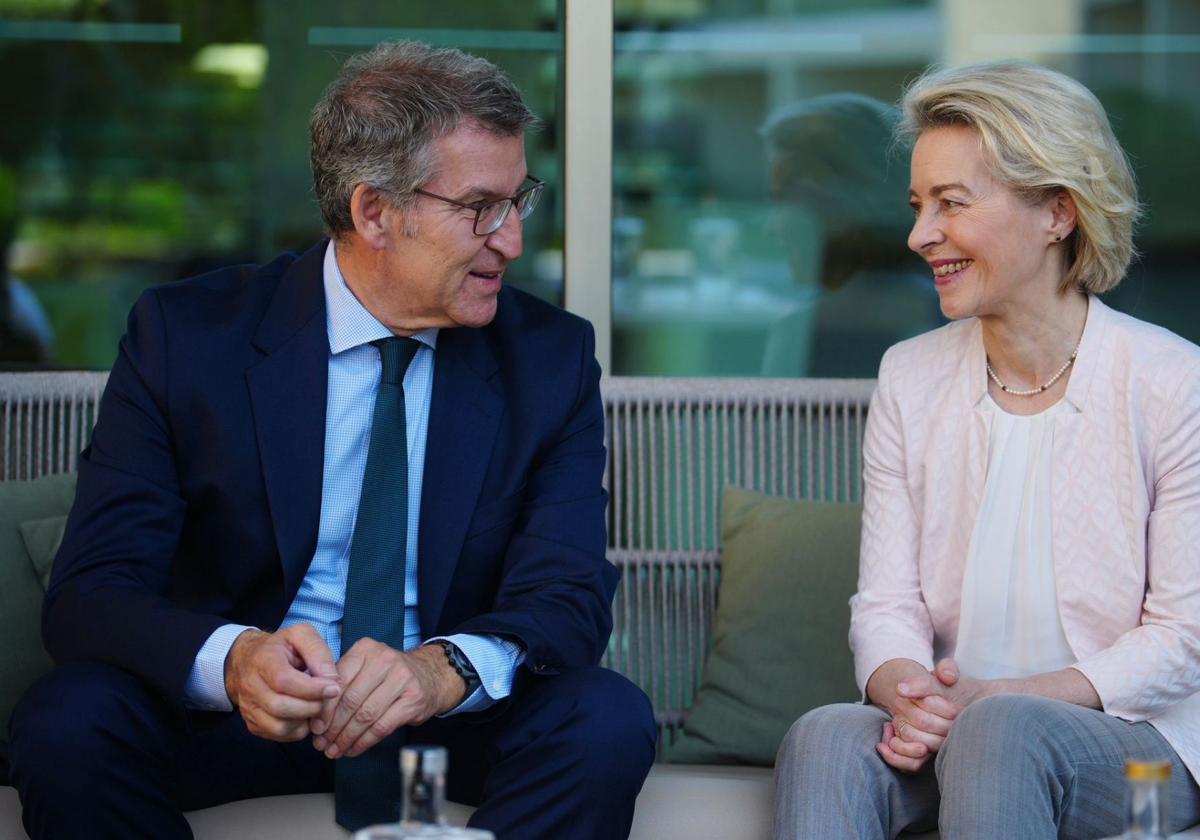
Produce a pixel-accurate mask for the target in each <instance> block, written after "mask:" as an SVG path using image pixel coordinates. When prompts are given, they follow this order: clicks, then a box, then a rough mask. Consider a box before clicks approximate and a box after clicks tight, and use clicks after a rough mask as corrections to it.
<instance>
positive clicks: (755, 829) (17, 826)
mask: <svg viewBox="0 0 1200 840" xmlns="http://www.w3.org/2000/svg"><path fill="white" fill-rule="evenodd" d="M774 798H775V790H774V784H773V780H772V778H771V771H770V770H766V769H763V768H760V767H717V766H711V765H710V766H704V765H691V766H687V765H669V764H656V765H654V769H653V770H651V771H650V778H649V779H647V780H646V785H645V787H644V788H642V795H641V796H640V797H638V803H637V813H636V815H635V816H634V820H633V833H632V834H631V835H630V840H730V838H737V839H738V840H770V837H771V816H772V811H773V807H774V806H773V803H774ZM471 810H472V809H470V808H468V807H466V806H465V805H451V806H450V821H451V822H453V823H455V824H456V825H463V824H465V823H466V821H467V817H469V816H470V814H471ZM188 821H189V822H191V824H192V830H193V832H195V835H196V840H246V838H254V840H334V838H338V837H349V836H350V835H349V832H346V831H343V830H342V829H341V828H339V827H338V826H337V825H335V824H334V822H333V796H332V794H303V795H297V796H272V797H268V798H266V799H249V800H246V801H244V802H230V803H229V804H228V805H218V806H217V807H216V808H206V809H204V810H203V811H194V812H192V813H191V814H189V815H188ZM24 836H25V833H24V831H23V830H22V829H21V804H20V803H19V802H18V801H17V792H16V791H15V790H13V789H12V788H10V787H0V840H9V838H14V840H15V838H19V837H24ZM903 837H905V838H907V839H908V840H937V834H936V833H935V832H931V833H929V834H921V835H907V834H906V835H903ZM1176 837H1180V838H1183V837H1191V838H1200V826H1198V827H1196V828H1192V829H1190V830H1189V831H1185V832H1184V833H1183V834H1179V835H1176Z"/></svg>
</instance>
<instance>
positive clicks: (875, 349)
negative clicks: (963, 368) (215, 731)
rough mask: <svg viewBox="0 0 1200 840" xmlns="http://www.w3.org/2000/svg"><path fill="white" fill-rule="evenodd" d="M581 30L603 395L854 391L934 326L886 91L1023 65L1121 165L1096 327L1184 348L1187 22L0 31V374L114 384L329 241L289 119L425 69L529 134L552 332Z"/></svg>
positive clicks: (520, 3)
mask: <svg viewBox="0 0 1200 840" xmlns="http://www.w3.org/2000/svg"><path fill="white" fill-rule="evenodd" d="M572 3H589V4H592V3H597V4H601V5H603V6H604V7H605V8H606V9H607V10H608V12H607V13H608V14H611V16H612V25H613V26H612V28H613V34H612V39H613V62H612V68H613V70H612V119H611V124H605V125H598V126H596V129H595V130H596V131H597V132H601V133H604V134H606V135H611V141H612V178H611V191H612V193H611V201H612V216H611V232H610V234H609V235H610V236H611V245H612V260H611V270H603V269H598V270H595V271H591V272H584V273H581V274H578V275H572V276H571V277H569V278H568V279H567V281H566V283H569V284H586V285H588V286H590V287H599V288H602V289H607V290H608V295H609V299H610V300H611V320H610V322H609V323H608V324H601V325H600V326H601V327H602V328H603V329H605V330H608V331H609V334H608V335H607V336H606V338H607V339H608V341H609V344H610V346H611V363H610V364H609V366H608V367H609V372H611V373H616V374H625V375H725V376H760V375H772V376H873V375H874V374H875V372H876V369H877V366H878V363H879V357H880V355H881V354H882V352H883V350H884V349H885V348H886V347H887V346H888V345H890V344H892V343H894V342H895V341H898V340H900V339H902V338H905V337H907V336H910V335H915V334H917V333H919V332H923V331H925V330H928V329H930V328H932V327H934V326H937V325H938V324H939V323H941V316H940V312H939V310H938V306H937V298H936V295H935V294H934V291H933V287H932V282H931V280H930V278H929V276H928V272H927V271H925V270H924V268H923V266H922V263H921V262H920V261H919V260H917V259H916V258H915V257H914V256H913V255H912V254H910V253H909V252H908V251H907V249H906V247H905V237H906V235H907V226H908V224H909V211H908V208H907V199H906V192H907V183H908V171H907V155H906V154H905V152H904V150H902V149H895V148H893V145H892V143H891V136H890V131H891V125H892V121H893V120H894V118H895V112H894V108H893V106H894V103H895V102H896V100H897V99H898V98H899V95H900V91H901V88H902V86H903V84H904V83H905V82H906V81H908V80H911V79H912V78H913V77H914V76H916V75H917V74H918V73H920V72H921V71H922V70H923V69H924V68H925V67H927V66H928V65H930V64H933V63H941V62H947V63H961V62H967V61H976V60H981V59H987V58H1000V57H1013V58H1026V59H1030V60H1034V61H1038V62H1041V63H1044V64H1047V65H1049V66H1052V67H1055V68H1057V69H1060V70H1063V71H1065V72H1067V73H1069V74H1071V75H1073V76H1075V77H1076V78H1078V79H1079V80H1080V81H1082V82H1083V83H1085V84H1086V85H1088V86H1089V87H1090V88H1091V89H1092V90H1093V91H1094V92H1095V93H1096V94H1097V95H1098V96H1099V98H1100V99H1101V101H1102V102H1103V103H1104V105H1105V107H1106V108H1107V109H1108V112H1109V115H1110V117H1111V118H1112V120H1113V123H1114V128H1115V130H1116V133H1117V136H1118V137H1119V139H1120V140H1121V142H1122V143H1123V144H1124V146H1125V148H1126V149H1127V151H1128V152H1129V154H1130V156H1131V157H1132V159H1133V163H1134V167H1135V170H1136V172H1137V175H1138V179H1139V184H1140V188H1141V196H1142V199H1143V201H1144V203H1145V204H1146V206H1147V215H1146V218H1145V221H1144V223H1143V225H1142V227H1141V229H1140V231H1139V235H1138V239H1137V241H1138V245H1139V248H1140V250H1141V258H1140V259H1139V261H1138V262H1137V263H1135V265H1134V267H1133V269H1132V270H1131V272H1130V275H1129V277H1128V278H1127V279H1126V281H1125V282H1124V283H1123V284H1122V286H1121V287H1119V288H1118V289H1117V290H1116V291H1115V292H1113V293H1112V294H1110V295H1109V296H1108V297H1107V299H1108V300H1109V301H1110V303H1111V304H1112V305H1114V306H1116V307H1117V308H1119V309H1123V310H1125V311H1128V312H1131V313H1133V314H1135V315H1137V316H1138V317H1141V318H1145V319H1147V320H1150V321H1153V322H1156V323H1159V324H1162V325H1164V326H1166V327H1168V328H1170V329H1172V330H1174V331H1176V332H1178V333H1180V334H1181V335H1184V336H1185V337H1187V338H1189V339H1191V340H1192V341H1200V318H1197V317H1196V316H1197V314H1200V285H1198V284H1197V282H1196V280H1195V269H1194V266H1195V265H1196V264H1197V262H1200V259H1198V258H1200V208H1198V207H1197V204H1196V202H1195V196H1197V195H1200V155H1198V154H1197V149H1198V148H1200V0H1054V2H1045V0H1010V1H1009V2H1007V3H1004V4H998V3H992V2H986V0H942V2H928V1H927V0H493V2H490V3H474V2H466V0H440V2H433V1H432V0H408V1H407V2H404V3H377V2H369V1H368V0H341V2H338V3H318V2H315V1H314V0H286V1H285V0H256V1H255V2H246V1H245V0H243V1H242V2H234V0H206V2H199V1H198V0H192V1H191V2H189V1H188V0H0V78H2V79H3V80H4V81H3V83H2V85H3V87H2V89H3V102H4V105H3V111H2V113H3V114H4V117H3V124H4V127H3V129H2V130H0V253H2V254H3V255H4V261H5V262H4V266H3V275H2V276H3V278H4V280H3V282H4V286H3V293H2V294H0V367H3V368H8V369H24V368H41V367H60V368H80V367H82V368H106V367H108V366H109V365H111V363H112V361H113V359H114V357H115V352H116V344H117V340H118V339H119V337H120V335H121V333H122V332H123V330H124V320H125V316H126V313H127V312H128V309H129V307H130V305H131V304H132V302H133V300H134V299H135V298H136V296H137V294H138V293H139V292H140V291H141V290H142V289H144V288H146V287H147V286H149V285H153V284H157V283H163V282H169V281H172V280H176V279H180V278H183V277H187V276H190V275H193V274H196V273H199V272H202V271H205V270H207V269H210V268H214V267H217V266H220V265H226V264H230V263H235V262H257V261H262V260H266V259H270V258H271V257H272V256H273V255H275V254H276V253H277V252H279V251H280V250H285V249H303V248H305V247H307V246H309V245H311V244H312V243H313V242H315V241H316V240H317V238H318V237H319V236H320V235H321V224H320V216H319V213H318V212H317V208H316V204H315V201H314V199H313V196H312V190H311V182H310V177H309V170H308V156H307V143H308V137H307V121H308V113H309V109H310V108H311V107H312V105H313V103H314V102H315V100H316V99H317V97H318V96H319V95H320V92H321V90H322V89H323V88H324V86H325V84H327V83H328V81H329V80H330V79H331V78H332V77H333V76H334V74H335V73H336V70H337V67H338V66H339V64H340V62H341V61H342V60H343V59H344V58H345V57H346V56H348V55H349V54H351V53H353V52H354V51H357V50H361V49H365V48H369V47H370V46H372V45H373V44H375V43H377V42H378V41H381V40H388V39H395V38H416V39H420V40H424V41H428V42H431V43H434V44H438V45H446V46H455V47H460V48H462V49H465V50H468V51H470V52H474V53H477V54H480V55H483V56H485V57H487V58H489V59H491V60H493V61H495V62H496V63H497V64H499V65H500V66H502V67H504V68H505V69H506V70H507V71H508V72H509V73H510V74H511V75H512V76H513V78H514V79H515V80H516V82H517V83H518V84H519V85H520V86H521V88H522V89H523V90H524V91H525V93H526V95H527V97H528V99H529V101H530V103H531V105H532V106H533V108H534V109H535V110H536V111H537V112H538V113H539V114H541V115H542V116H543V118H544V119H545V122H546V124H545V128H544V129H543V130H542V131H541V132H540V133H538V134H536V135H532V136H531V137H530V138H529V139H528V158H529V166H530V171H531V172H532V173H534V174H536V175H537V176H538V177H540V178H543V179H545V180H546V181H547V183H548V187H549V189H548V191H547V194H546V197H545V198H544V199H543V205H542V206H541V207H540V208H539V209H538V211H537V213H535V214H534V216H533V217H531V218H530V219H529V220H528V221H527V223H526V251H525V257H524V258H522V259H521V260H520V261H519V262H518V263H516V264H515V265H514V266H513V267H512V269H510V272H509V275H508V279H509V281H510V282H512V283H513V284H514V285H516V286H519V287H521V288H524V289H526V290H528V291H531V292H533V293H534V294H537V295H539V296H541V297H543V298H546V299H547V300H551V301H554V302H556V303H559V304H561V303H563V301H564V299H565V295H566V287H565V284H564V277H563V247H564V241H568V240H570V238H571V237H570V233H571V230H572V226H573V225H578V226H580V229H578V230H577V236H578V237H580V238H583V237H587V236H589V235H595V231H594V230H590V229H587V228H585V227H582V226H583V225H584V224H586V223H585V222H577V221H576V220H573V219H570V218H566V217H565V214H564V210H563V207H564V202H563V171H564V165H563V162H564V157H565V155H569V154H570V150H569V149H565V148H564V147H563V145H564V142H563V138H564V136H565V132H564V123H563V119H564V114H571V115H572V118H577V119H586V118H587V113H588V111H587V103H572V102H570V101H569V100H568V99H567V93H566V92H565V88H564V61H565V55H564V49H565V48H564V20H565V16H566V15H568V14H570V7H571V4H572Z"/></svg>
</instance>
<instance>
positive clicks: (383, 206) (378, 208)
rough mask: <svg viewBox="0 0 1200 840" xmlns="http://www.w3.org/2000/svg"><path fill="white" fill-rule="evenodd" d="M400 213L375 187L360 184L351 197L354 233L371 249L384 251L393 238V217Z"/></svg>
mask: <svg viewBox="0 0 1200 840" xmlns="http://www.w3.org/2000/svg"><path fill="white" fill-rule="evenodd" d="M397 212H399V211H398V210H397V209H396V207H395V205H394V204H392V202H391V201H389V200H388V199H387V197H386V196H385V195H384V194H383V193H381V192H380V191H379V190H377V189H375V188H374V187H369V186H367V185H366V184H359V185H358V186H357V187H355V188H354V192H353V193H352V194H351V195H350V217H351V218H352V219H353V220H354V231H355V233H357V234H358V235H359V237H360V238H361V239H362V240H363V242H365V243H366V244H367V245H368V246H370V247H371V248H374V249H375V250H377V251H382V250H383V249H384V248H386V247H387V245H388V240H389V239H390V237H391V233H392V230H393V229H394V228H392V227H391V225H392V224H394V222H393V220H392V216H393V215H394V214H396V213H397Z"/></svg>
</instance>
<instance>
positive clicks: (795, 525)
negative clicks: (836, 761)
mask: <svg viewBox="0 0 1200 840" xmlns="http://www.w3.org/2000/svg"><path fill="white" fill-rule="evenodd" d="M723 505H724V513H723V517H722V529H721V533H722V543H723V545H722V550H721V583H720V589H719V594H718V600H717V612H716V616H715V618H714V621H713V644H712V649H711V650H710V651H709V654H708V658H707V660H706V661H705V664H704V674H703V678H702V680H701V686H700V690H699V691H698V692H697V694H696V700H695V702H694V703H693V704H692V708H691V710H690V711H689V713H688V718H687V721H686V723H685V725H684V730H683V732H682V733H681V735H680V737H679V739H678V740H677V741H676V743H675V744H674V746H673V747H672V748H671V749H670V750H669V751H668V753H667V759H668V761H672V762H683V763H696V764H758V765H767V766H769V765H772V764H774V763H775V753H776V751H777V750H778V748H779V743H780V741H782V740H783V736H784V735H785V734H786V733H787V730H788V727H790V726H791V725H792V723H793V722H794V721H795V720H796V718H798V717H799V716H800V715H802V714H804V712H806V711H808V710H809V709H812V708H814V707H816V706H821V705H824V704H826V703H835V702H839V701H854V700H857V699H858V691H857V689H856V687H855V683H854V667H853V660H852V657H851V655H850V649H849V646H848V642H847V634H848V631H849V627H850V608H849V604H848V602H849V599H850V596H851V595H853V594H854V590H855V585H856V582H857V577H858V542H859V529H860V523H861V520H862V505H860V504H832V503H827V502H811V501H796V500H794V499H782V498H775V497H770V496H764V495H762V494H759V493H752V492H750V491H747V490H742V489H740V488H737V487H726V488H725V492H724V497H723Z"/></svg>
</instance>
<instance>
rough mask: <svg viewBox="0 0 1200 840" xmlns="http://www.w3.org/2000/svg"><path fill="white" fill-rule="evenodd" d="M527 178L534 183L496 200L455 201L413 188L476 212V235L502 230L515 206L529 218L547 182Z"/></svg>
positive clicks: (522, 214)
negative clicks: (509, 212)
mask: <svg viewBox="0 0 1200 840" xmlns="http://www.w3.org/2000/svg"><path fill="white" fill-rule="evenodd" d="M525 180H527V181H533V185H532V186H529V187H526V188H525V189H523V190H521V191H520V192H518V193H517V194H516V195H510V196H509V197H508V198H499V199H496V200H495V201H471V202H463V201H455V200H454V199H453V198H446V196H444V195H438V194H437V193H431V192H429V191H428V190H413V192H418V193H420V194H421V195H427V196H429V197H430V198H436V199H437V200H438V201H444V202H446V203H447V204H453V205H454V206H455V207H461V208H462V209H464V210H471V211H473V212H474V213H475V227H474V231H475V235H476V236H487V235H488V234H492V233H495V232H496V231H498V230H500V226H501V225H503V224H504V220H505V219H507V218H508V211H509V210H512V209H513V207H516V208H517V216H518V217H519V218H521V219H528V218H529V214H530V213H532V212H533V210H534V208H535V207H537V204H538V200H539V199H540V198H541V197H542V191H543V190H545V188H546V182H545V181H540V180H538V179H537V178H534V177H533V176H532V175H526V176H525Z"/></svg>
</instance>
